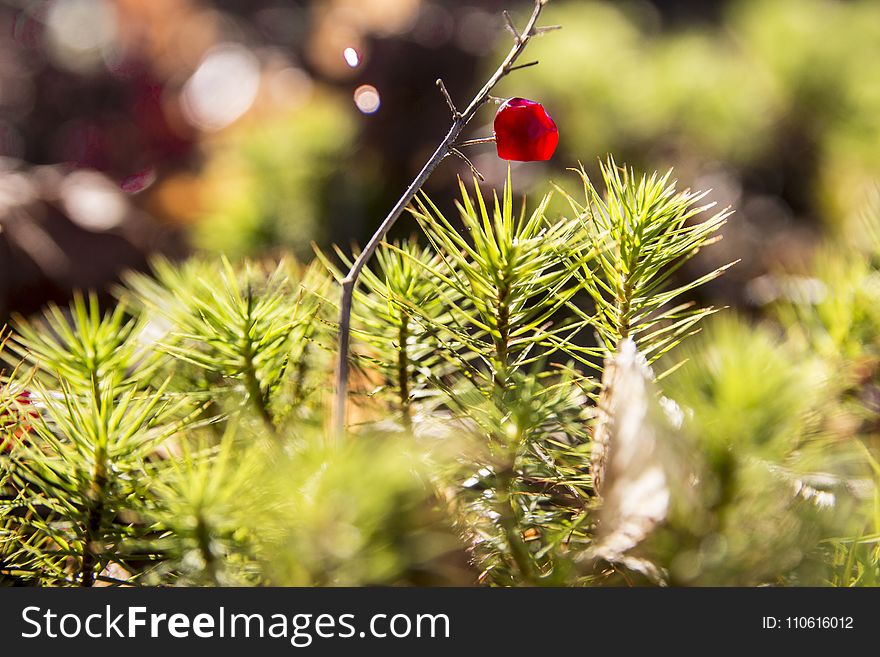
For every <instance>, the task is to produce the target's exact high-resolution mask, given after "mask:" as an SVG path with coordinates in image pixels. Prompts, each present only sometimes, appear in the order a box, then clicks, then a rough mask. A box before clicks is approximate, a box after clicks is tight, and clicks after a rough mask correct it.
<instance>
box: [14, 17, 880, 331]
mask: <svg viewBox="0 0 880 657" xmlns="http://www.w3.org/2000/svg"><path fill="white" fill-rule="evenodd" d="M531 7H532V2H531V1H530V0H444V1H440V0H312V1H309V0H149V1H148V0H0V325H2V323H3V322H5V321H6V320H7V319H8V317H9V316H10V314H11V313H13V312H21V313H25V314H27V313H30V312H33V311H35V310H37V309H38V308H39V307H40V306H41V305H43V304H44V303H45V302H46V301H48V300H56V301H64V300H66V299H67V298H68V297H69V296H70V294H71V293H72V291H73V290H74V289H76V288H95V289H98V290H107V289H108V288H109V287H110V286H111V285H112V284H113V283H114V282H115V281H116V280H117V277H118V275H119V274H120V273H121V272H123V271H125V270H127V269H131V268H144V267H146V265H147V263H148V261H149V258H150V256H151V255H152V254H154V253H157V252H161V253H164V254H166V255H169V256H171V257H182V256H184V255H186V254H187V253H190V252H192V251H194V250H206V251H218V252H220V251H222V252H225V253H227V254H229V255H230V256H232V257H239V256H242V255H245V254H247V255H258V254H260V253H266V252H271V251H276V250H285V251H291V252H294V253H296V254H298V255H299V256H300V257H303V258H307V257H309V253H310V252H311V243H312V242H313V241H314V242H317V243H318V244H327V243H330V242H331V241H335V242H338V243H340V244H344V245H346V246H347V245H349V244H350V243H352V242H354V241H359V242H363V241H364V240H365V238H366V237H367V236H368V235H369V234H370V232H371V231H372V229H373V228H374V227H375V226H376V225H377V224H378V222H379V221H380V220H381V219H382V218H383V216H384V215H385V213H386V212H387V210H388V209H389V208H390V207H391V205H392V204H393V202H394V200H396V198H397V197H398V196H399V194H400V193H401V191H402V190H403V188H404V187H405V186H406V185H407V184H408V183H409V181H410V180H411V179H412V177H413V176H414V174H415V173H416V172H417V171H418V169H419V168H420V166H421V164H422V163H423V162H424V160H425V159H426V158H427V156H428V155H429V154H430V152H431V151H432V150H433V149H434V147H435V146H436V144H437V143H438V141H439V140H440V139H441V138H442V136H443V135H444V134H445V132H446V130H447V129H448V124H449V113H448V109H447V108H446V105H445V103H444V102H443V99H442V97H441V96H440V95H439V93H438V92H437V90H436V87H435V85H434V81H435V79H436V78H438V77H442V78H443V79H444V80H445V82H446V85H447V87H448V88H449V90H450V93H451V94H452V96H453V98H454V99H456V100H457V101H458V102H459V103H460V104H461V105H462V106H463V105H464V104H466V102H467V101H468V100H469V99H470V97H471V96H472V94H473V93H474V91H475V90H476V89H477V88H478V87H479V86H481V84H482V81H483V79H484V78H485V76H486V75H488V74H489V73H490V72H491V71H492V70H494V67H495V66H496V65H497V63H498V61H499V58H500V57H501V56H502V54H503V52H504V51H506V49H507V48H508V47H509V45H510V35H509V34H508V33H507V32H505V31H504V27H503V26H504V23H503V20H502V18H501V11H502V9H504V8H508V9H510V10H511V12H512V13H513V14H514V17H515V18H518V20H519V21H521V20H523V19H524V17H525V16H526V15H527V14H528V13H529V11H530V9H531ZM544 21H545V23H560V24H562V25H563V26H564V29H563V30H562V31H561V32H554V33H551V34H550V35H547V36H546V37H543V38H541V39H539V40H536V41H535V42H534V43H533V44H532V45H530V47H529V52H528V53H527V54H526V59H532V58H535V59H539V60H540V61H541V64H540V66H538V67H534V68H530V69H526V70H523V71H520V72H517V73H515V74H514V75H513V76H511V77H510V78H508V79H507V80H505V81H504V82H503V84H502V85H501V86H500V87H499V88H498V89H497V90H496V94H497V95H499V96H513V95H517V96H524V97H527V98H532V99H535V100H539V101H541V102H542V103H543V104H544V105H545V107H546V108H547V109H548V111H549V112H550V113H551V115H552V116H553V117H554V118H555V120H556V122H557V123H558V125H559V127H560V134H561V141H560V148H559V150H558V152H557V154H556V155H555V157H554V158H553V159H552V160H551V161H550V162H547V163H542V164H525V165H515V166H514V181H515V184H516V185H517V188H518V189H519V190H520V191H522V192H523V193H526V192H534V193H538V192H541V191H545V190H546V189H549V187H550V183H551V182H556V183H558V184H560V185H562V186H564V187H568V186H570V185H572V184H573V182H574V177H573V176H572V175H571V174H570V173H568V172H566V168H567V167H571V166H575V165H576V164H577V162H578V161H581V162H583V163H584V164H585V166H587V167H588V169H590V168H594V167H595V165H596V163H597V161H598V159H599V158H603V157H604V156H605V155H606V154H607V153H612V154H613V155H614V156H615V158H616V159H617V161H618V163H622V162H626V163H627V164H630V165H633V166H635V167H637V168H639V169H649V170H652V169H655V168H656V169H662V170H665V169H668V168H669V167H675V170H676V177H677V178H678V179H679V180H680V181H681V185H682V186H683V187H692V188H711V189H712V190H713V191H712V195H711V198H712V200H716V201H718V202H720V203H721V204H723V205H728V204H730V205H733V206H734V207H735V208H736V210H737V214H736V215H735V216H734V218H733V219H732V220H731V222H730V224H729V225H728V227H727V229H726V234H725V240H724V241H723V243H722V246H721V247H720V248H713V249H710V250H709V251H708V252H707V255H706V256H701V257H705V258H708V259H710V260H712V261H713V262H711V263H710V262H706V260H703V261H700V262H697V263H695V264H694V265H693V266H695V267H697V268H700V269H705V267H706V266H707V265H710V264H721V263H722V262H728V261H730V260H732V259H736V258H742V259H743V262H742V263H741V265H740V266H738V267H736V268H734V270H733V271H732V272H731V273H730V274H729V275H726V276H724V277H722V279H719V281H718V282H717V283H714V284H713V286H712V287H708V288H707V291H706V292H705V294H706V295H708V296H709V297H712V301H715V302H722V303H727V304H731V305H736V306H739V307H741V308H748V307H749V306H750V305H754V304H759V303H763V302H765V301H767V300H768V299H767V297H768V295H769V296H772V295H773V290H772V289H770V288H768V286H767V285H766V284H765V283H766V280H767V277H766V276H765V274H767V273H773V272H774V271H777V270H779V269H780V268H785V269H787V270H795V271H797V270H798V269H799V268H801V267H804V268H805V267H806V264H807V262H808V260H809V257H810V254H811V252H812V250H813V249H814V247H815V245H816V244H817V243H818V242H819V240H821V239H822V238H823V237H824V236H826V235H828V234H833V235H837V234H843V233H847V232H848V231H850V230H851V227H852V226H854V225H855V222H854V218H856V217H858V216H859V215H860V213H861V212H862V211H863V208H864V206H865V203H866V202H867V200H868V199H869V197H870V194H871V193H872V190H875V188H876V184H877V183H876V181H877V180H878V179H880V73H878V71H877V62H878V61H880V1H878V0H851V1H845V0H760V1H759V0H674V1H673V0H668V1H660V0H655V1H654V2H649V1H647V0H636V1H633V2H627V1H623V2H592V1H588V0H553V2H552V3H551V4H550V6H549V7H548V8H547V10H546V11H545V14H544ZM492 118H493V109H492V108H491V107H487V108H486V109H484V110H483V111H482V113H481V114H480V115H479V116H478V117H477V119H476V120H475V121H474V123H473V124H472V126H471V128H470V136H483V135H487V134H490V133H491V122H492ZM471 154H472V155H473V159H474V162H475V164H476V165H477V167H478V168H479V169H480V170H481V171H482V172H483V174H485V175H486V177H487V182H488V184H490V185H491V184H497V183H499V182H500V180H501V177H502V176H504V175H505V174H506V170H507V165H506V163H505V162H502V161H500V160H498V158H497V157H496V156H495V152H494V148H493V147H492V146H491V145H489V146H482V147H476V148H475V149H474V150H473V151H472V153H471ZM456 175H468V176H469V173H468V171H467V170H466V168H465V167H463V166H462V164H461V163H460V162H458V161H452V160H450V161H447V162H446V163H444V164H443V166H442V167H441V168H440V169H439V170H438V172H437V173H436V174H435V175H434V177H433V178H432V179H431V181H430V182H429V184H428V185H427V187H426V191H427V192H428V193H429V194H431V195H432V197H434V198H436V199H437V201H438V203H439V205H440V206H441V207H444V208H451V205H452V199H453V197H454V196H455V194H456V191H455V186H456ZM556 211H563V208H561V207H559V208H558V209H557V210H556ZM413 229H414V224H413V223H412V222H410V221H409V220H408V219H407V218H404V219H402V220H401V222H400V224H399V227H398V229H397V230H398V232H400V233H404V234H405V233H409V232H412V231H413Z"/></svg>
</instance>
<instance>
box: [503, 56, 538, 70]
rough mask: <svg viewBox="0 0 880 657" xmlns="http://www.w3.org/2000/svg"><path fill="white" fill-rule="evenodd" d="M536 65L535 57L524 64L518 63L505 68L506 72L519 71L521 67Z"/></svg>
mask: <svg viewBox="0 0 880 657" xmlns="http://www.w3.org/2000/svg"><path fill="white" fill-rule="evenodd" d="M537 65H538V60H537V59H536V60H535V61H533V62H528V63H526V64H519V65H517V66H511V67H510V68H509V69H507V72H508V73H513V72H514V71H519V70H521V69H524V68H529V67H530V66H537Z"/></svg>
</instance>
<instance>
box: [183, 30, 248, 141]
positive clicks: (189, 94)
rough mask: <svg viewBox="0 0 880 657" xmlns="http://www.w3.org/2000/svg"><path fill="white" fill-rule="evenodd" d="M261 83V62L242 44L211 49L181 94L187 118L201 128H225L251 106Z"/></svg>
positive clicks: (213, 129)
mask: <svg viewBox="0 0 880 657" xmlns="http://www.w3.org/2000/svg"><path fill="white" fill-rule="evenodd" d="M259 86H260V63H259V61H258V60H257V58H256V56H255V55H254V54H253V53H252V52H251V51H250V50H248V49H247V48H245V47H244V46H241V45H238V44H234V43H225V44H222V45H220V46H217V47H216V48H213V49H211V50H210V51H209V52H208V53H207V54H206V55H205V57H204V59H203V60H202V63H201V64H200V65H199V67H198V68H197V69H196V72H195V73H193V75H192V77H191V78H190V79H189V80H187V82H186V84H185V85H184V88H183V94H182V95H181V107H182V109H183V113H184V115H185V116H186V119H187V120H188V121H189V122H190V123H191V124H192V125H194V126H196V127H198V128H201V129H202V130H208V131H215V130H221V129H222V128H225V127H227V126H228V125H230V124H231V123H233V122H234V121H236V120H237V119H239V118H240V117H241V116H242V115H243V114H244V113H245V112H247V111H248V109H250V107H251V105H252V104H253V102H254V100H255V99H256V97H257V91H258V90H259Z"/></svg>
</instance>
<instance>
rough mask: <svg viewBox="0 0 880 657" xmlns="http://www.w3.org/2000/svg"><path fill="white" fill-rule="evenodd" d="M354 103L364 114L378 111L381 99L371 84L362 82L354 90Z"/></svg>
mask: <svg viewBox="0 0 880 657" xmlns="http://www.w3.org/2000/svg"><path fill="white" fill-rule="evenodd" d="M354 104H355V105H357V108H358V109H359V110H360V111H361V112H363V113H364V114H375V113H376V112H378V111H379V106H380V105H381V104H382V99H381V98H380V97H379V91H378V90H377V89H376V87H374V86H373V85H371V84H362V85H361V86H359V87H358V88H357V89H355V92H354Z"/></svg>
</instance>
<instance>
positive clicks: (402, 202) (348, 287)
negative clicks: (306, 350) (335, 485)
mask: <svg viewBox="0 0 880 657" xmlns="http://www.w3.org/2000/svg"><path fill="white" fill-rule="evenodd" d="M548 2H549V0H535V8H534V9H533V10H532V15H531V16H530V17H529V20H528V21H527V22H526V24H525V27H524V28H523V29H522V31H521V32H520V33H519V37H518V38H516V39H515V40H514V44H513V47H512V48H511V49H510V51H509V52H508V53H507V56H506V57H505V58H504V61H502V62H501V65H500V66H499V67H498V68H497V69H496V70H495V72H494V73H493V74H492V75H491V76H490V77H489V79H488V80H486V83H485V84H484V85H483V87H482V89H480V90H479V91H478V92H477V93H476V95H475V96H474V97H473V99H472V100H471V102H470V103H469V104H468V106H467V107H466V108H465V109H464V111H462V112H460V113H457V112H455V111H454V110H455V105H454V103H453V102H452V98H451V97H449V94H448V93H444V95H445V96H446V97H447V103H448V104H449V106H450V108H451V109H453V111H454V114H453V121H452V126H451V127H450V128H449V131H448V132H447V133H446V137H444V138H443V141H441V142H440V145H439V146H437V149H436V150H435V151H434V153H433V155H431V157H430V158H428V161H427V162H425V164H424V166H423V167H422V170H421V171H419V173H418V175H417V176H416V177H415V179H414V180H413V181H412V183H410V186H409V187H407V189H406V191H405V192H404V193H403V196H401V197H400V199H399V200H398V201H397V203H396V204H395V205H394V207H393V208H392V209H391V212H389V213H388V215H387V216H386V217H385V219H384V220H383V221H382V223H381V224H380V225H379V228H377V229H376V232H375V233H374V234H373V236H372V237H371V238H370V241H369V242H367V245H366V246H365V247H364V250H363V251H361V253H360V255H359V256H358V257H357V259H356V260H355V261H354V263H353V264H352V266H351V269H350V270H349V272H348V274H347V275H346V276H345V278H343V279H342V281H341V285H342V300H341V302H340V309H339V342H338V353H337V362H336V388H335V398H334V403H333V416H332V426H331V433H332V436H333V438H335V439H341V438H342V436H343V435H344V433H345V410H346V405H347V403H346V402H347V400H348V373H349V361H348V355H349V346H350V341H351V306H352V298H353V295H354V288H355V285H357V280H358V277H359V276H360V273H361V270H362V269H363V268H364V266H365V265H366V264H367V262H368V261H369V259H370V258H371V257H372V256H373V253H375V251H376V249H377V248H378V247H379V245H380V244H381V243H382V241H383V240H384V239H385V236H386V235H387V234H388V231H389V230H391V227H392V226H393V225H394V223H395V222H396V221H397V219H398V218H399V217H400V215H401V214H402V213H403V211H404V210H405V209H406V206H407V205H409V204H410V202H411V201H412V200H413V198H414V197H415V195H416V194H417V193H418V191H419V190H420V189H421V188H422V186H423V185H424V184H425V181H427V180H428V178H429V177H430V176H431V174H432V173H433V172H434V169H436V168H437V166H438V165H439V164H440V162H442V161H443V160H444V159H445V158H446V157H447V156H448V155H449V154H450V153H451V151H452V150H453V149H454V148H455V143H456V141H458V137H459V135H461V132H462V130H464V128H465V126H467V124H468V123H469V122H470V121H471V119H473V118H474V116H475V115H476V113H477V110H479V109H480V108H481V107H482V106H483V105H484V104H486V102H487V101H488V100H489V97H490V94H491V92H492V89H494V88H495V86H496V85H497V84H498V83H499V82H500V81H501V80H502V79H503V78H504V77H505V76H507V75H508V74H510V73H511V72H512V71H514V70H517V69H518V68H521V67H516V66H514V64H515V62H516V61H517V60H518V59H519V57H520V55H522V53H523V51H524V50H525V49H526V46H527V45H528V44H529V41H530V40H531V39H532V37H533V36H534V35H535V34H536V24H537V22H538V18H539V17H540V15H541V11H542V10H543V9H544V5H546V4H547V3H548ZM536 63H537V62H536ZM437 86H438V87H440V91H441V93H443V92H444V88H445V86H444V85H442V84H440V83H438V85H437Z"/></svg>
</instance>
